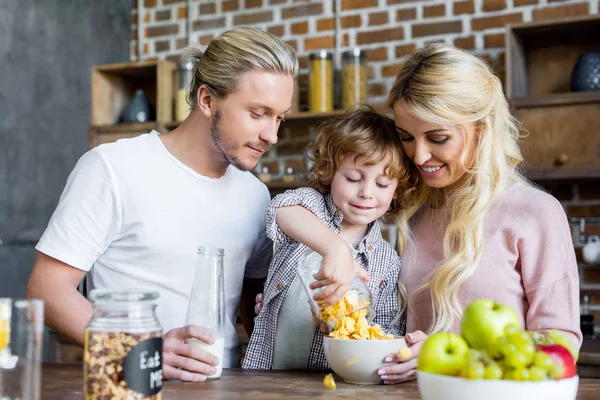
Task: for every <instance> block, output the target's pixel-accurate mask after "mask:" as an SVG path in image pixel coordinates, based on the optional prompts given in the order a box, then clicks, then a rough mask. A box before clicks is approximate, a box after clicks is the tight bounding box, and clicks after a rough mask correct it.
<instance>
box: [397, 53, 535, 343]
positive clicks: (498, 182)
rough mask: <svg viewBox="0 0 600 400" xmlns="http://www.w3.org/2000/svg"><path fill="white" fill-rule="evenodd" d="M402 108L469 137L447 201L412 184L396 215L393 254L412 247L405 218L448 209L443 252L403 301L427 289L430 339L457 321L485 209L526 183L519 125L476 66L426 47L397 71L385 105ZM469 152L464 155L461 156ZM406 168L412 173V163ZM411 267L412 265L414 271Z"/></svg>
mask: <svg viewBox="0 0 600 400" xmlns="http://www.w3.org/2000/svg"><path fill="white" fill-rule="evenodd" d="M398 102H401V104H402V105H403V107H404V109H405V110H408V112H410V113H411V114H412V115H413V116H414V117H415V118H418V119H419V120H422V121H424V122H428V123H430V124H434V125H442V126H449V127H454V128H456V129H457V130H459V131H462V132H464V133H465V134H466V129H465V125H466V124H473V125H474V127H475V136H476V137H474V138H469V137H466V138H465V143H472V146H470V147H469V146H465V150H464V151H463V155H462V159H463V160H466V159H467V158H469V157H473V156H474V162H473V165H472V166H471V167H469V168H468V169H467V171H466V173H465V175H464V176H463V177H462V178H461V180H460V181H459V183H458V185H459V186H457V187H456V188H455V189H453V190H452V191H451V192H450V193H449V194H448V195H447V196H446V197H444V195H443V193H442V190H441V189H436V188H432V187H429V186H427V185H426V184H425V183H424V182H423V180H422V179H418V182H417V184H416V186H415V188H416V190H413V191H410V193H409V195H408V197H409V198H408V199H406V200H405V202H404V207H403V208H402V209H401V210H400V211H399V212H398V213H397V214H396V215H395V220H396V224H397V225H398V252H399V253H400V254H403V253H404V251H405V250H406V248H407V246H409V245H410V244H411V241H412V239H411V233H410V225H409V222H410V219H411V217H413V216H415V214H416V213H417V212H418V211H419V210H420V209H421V208H422V207H425V206H429V207H433V208H438V207H441V206H442V205H443V206H444V207H448V209H449V210H450V222H449V225H448V227H447V228H446V231H445V234H444V239H443V246H444V259H443V260H442V261H441V263H440V264H439V265H438V267H437V268H436V269H435V271H434V272H433V273H432V274H431V275H430V277H429V279H428V281H426V282H424V283H423V284H421V285H420V286H419V287H418V288H417V289H416V290H415V291H414V292H413V293H411V294H410V296H414V295H415V294H416V293H418V292H420V291H423V290H426V289H429V290H430V293H431V299H432V309H433V322H432V324H431V326H430V327H429V333H435V332H440V331H444V330H448V329H450V327H451V325H452V322H453V320H454V318H459V319H460V318H461V316H462V309H461V307H460V304H459V302H458V291H459V289H460V287H461V285H462V284H463V283H465V281H466V280H467V279H469V277H471V276H472V275H473V273H474V272H475V269H476V268H477V265H478V264H479V260H480V259H481V253H482V251H483V246H484V228H483V225H484V220H485V217H486V214H487V212H488V210H489V209H490V206H491V205H492V204H493V203H494V201H495V200H497V199H498V198H499V196H500V195H501V194H502V192H503V191H504V190H505V189H506V188H507V187H508V186H509V185H510V184H511V183H513V182H516V181H525V179H524V178H523V176H522V175H521V173H520V171H519V164H520V163H521V162H522V160H523V157H522V155H521V150H520V148H519V143H518V141H519V124H518V122H517V121H516V120H515V119H514V118H513V117H512V116H511V114H510V111H509V106H508V103H507V101H506V98H505V97H504V93H503V91H502V84H501V82H500V80H499V79H498V78H497V77H496V76H495V75H494V73H493V72H492V70H491V68H490V67H489V66H488V65H487V64H486V63H485V62H484V61H482V60H481V59H479V58H477V57H476V56H474V55H472V54H469V53H468V52H466V51H463V50H460V49H457V48H455V47H452V46H449V45H445V44H441V43H431V44H427V45H425V46H424V47H422V48H421V49H418V50H417V51H415V52H414V53H413V54H412V55H411V56H410V57H409V59H408V60H407V61H406V62H405V63H404V64H403V66H402V68H401V70H400V72H399V73H398V76H397V77H396V80H395V82H394V85H393V87H392V89H391V92H390V95H389V97H388V99H387V106H388V107H389V108H390V109H392V107H393V106H394V105H395V104H397V103H398ZM469 148H470V149H471V151H474V155H473V154H466V153H467V151H466V150H467V149H469ZM412 167H413V168H416V167H415V166H414V164H413V166H412ZM414 268H418V266H416V265H415V266H414Z"/></svg>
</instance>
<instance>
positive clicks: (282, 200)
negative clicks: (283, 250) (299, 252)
mask: <svg viewBox="0 0 600 400" xmlns="http://www.w3.org/2000/svg"><path fill="white" fill-rule="evenodd" d="M291 206H302V207H304V208H306V209H307V210H308V211H310V212H312V213H313V214H314V215H315V216H316V217H317V218H319V219H320V220H321V221H322V222H323V223H327V219H328V217H327V210H326V208H327V206H326V204H325V197H324V196H323V194H321V193H320V192H318V191H317V190H315V189H312V188H300V189H296V190H287V191H286V192H285V193H282V194H280V195H277V196H275V198H274V199H273V200H271V203H270V204H269V206H268V207H267V237H269V238H270V239H271V240H273V242H274V243H275V244H286V243H294V242H295V241H294V239H292V238H290V237H289V236H287V235H286V234H285V233H283V231H282V230H281V229H279V226H278V225H277V209H279V208H281V207H291Z"/></svg>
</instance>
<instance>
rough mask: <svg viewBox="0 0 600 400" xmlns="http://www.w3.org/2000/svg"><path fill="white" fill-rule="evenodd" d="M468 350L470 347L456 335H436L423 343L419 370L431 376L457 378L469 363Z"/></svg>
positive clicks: (418, 365)
mask: <svg viewBox="0 0 600 400" xmlns="http://www.w3.org/2000/svg"><path fill="white" fill-rule="evenodd" d="M467 350H469V345H467V342H465V340H464V339H463V338H461V337H460V336H459V335H457V334H456V333H452V332H438V333H435V334H433V335H431V336H429V337H428V338H427V340H425V343H423V347H421V351H420V352H419V358H418V359H417V368H418V369H419V371H423V372H429V373H431V374H440V375H450V376H456V375H458V374H459V373H460V371H461V370H462V368H463V367H464V365H465V363H466V362H467Z"/></svg>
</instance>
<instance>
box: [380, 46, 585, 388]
mask: <svg viewBox="0 0 600 400" xmlns="http://www.w3.org/2000/svg"><path fill="white" fill-rule="evenodd" d="M387 104H388V106H389V107H390V108H391V110H392V111H393V114H394V120H395V123H396V129H397V131H398V134H399V135H400V140H401V142H402V147H403V149H404V151H405V153H406V155H407V156H408V157H409V158H410V160H412V162H413V164H414V167H415V168H416V169H417V170H418V172H419V174H420V179H419V181H418V182H417V184H416V187H415V189H414V190H413V192H412V193H411V198H410V200H409V201H408V203H407V206H406V208H404V209H403V210H401V211H400V212H399V213H398V214H397V218H396V222H397V225H398V231H399V235H398V238H399V240H398V253H399V254H401V257H402V262H403V266H402V270H401V274H400V281H401V282H402V283H403V284H404V285H406V288H407V291H408V293H409V297H408V305H407V306H408V310H407V332H408V334H407V340H408V342H409V343H410V344H411V350H412V355H411V356H410V357H407V358H402V357H400V356H399V355H393V356H390V361H394V362H397V364H395V365H393V366H390V367H386V368H382V369H381V370H380V371H379V374H380V376H381V377H382V379H383V381H384V382H386V383H397V382H401V381H403V380H408V379H412V378H413V377H414V375H415V368H416V357H417V356H418V353H419V350H420V348H421V345H422V343H423V341H424V339H425V338H426V337H427V336H426V335H425V333H423V332H427V333H428V334H431V333H435V332H439V331H453V332H457V333H459V332H460V318H461V315H462V311H463V310H464V308H465V307H466V306H467V305H468V304H469V303H470V302H471V301H473V300H476V299H478V298H491V299H493V300H496V301H498V302H501V303H504V304H507V305H509V306H511V307H512V308H513V309H514V310H515V311H516V312H517V314H518V315H519V318H520V320H521V326H522V327H523V328H525V329H528V330H549V329H557V330H560V331H563V332H565V333H567V334H568V335H569V336H570V337H571V338H572V339H573V344H574V345H576V346H579V345H580V344H581V332H580V329H579V277H578V270H577V262H576V259H575V253H574V249H573V245H572V241H571V234H570V229H569V224H568V221H567V218H566V215H565V213H564V210H563V209H562V207H561V205H560V203H559V202H558V201H557V200H556V199H554V198H553V197H552V196H550V195H548V194H546V193H544V192H542V191H540V190H538V189H536V188H534V187H533V186H532V185H530V184H529V183H527V181H526V180H525V179H524V178H523V177H522V176H521V174H520V172H519V165H520V164H521V162H522V160H523V158H522V156H521V152H520V150H519V146H518V137H519V134H518V126H517V123H516V121H515V120H514V119H513V118H512V117H511V115H510V112H509V108H508V104H507V102H506V99H505V97H504V94H503V92H502V85H501V83H500V80H499V79H498V78H497V77H496V76H495V75H494V74H493V73H492V71H491V70H490V68H489V67H488V65H486V64H485V63H484V62H483V61H481V60H480V59H478V58H477V57H475V56H473V55H471V54H469V53H467V52H465V51H462V50H459V49H456V48H453V47H451V46H447V45H443V44H428V45H426V46H425V47H423V48H422V49H420V50H418V51H417V52H415V53H414V54H413V55H412V56H411V57H410V58H409V59H408V60H407V61H406V63H404V65H403V67H402V69H401V71H400V72H399V74H398V76H397V78H396V81H395V83H394V85H393V88H392V90H391V93H390V95H389V97H388V101H387Z"/></svg>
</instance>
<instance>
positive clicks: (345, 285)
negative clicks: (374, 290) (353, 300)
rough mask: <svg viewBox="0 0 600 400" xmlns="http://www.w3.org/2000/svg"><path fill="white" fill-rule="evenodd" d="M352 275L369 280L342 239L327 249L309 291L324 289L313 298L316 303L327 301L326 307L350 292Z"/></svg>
mask: <svg viewBox="0 0 600 400" xmlns="http://www.w3.org/2000/svg"><path fill="white" fill-rule="evenodd" d="M354 275H358V276H359V277H360V278H362V279H363V280H364V281H365V282H369V281H370V280H371V278H370V277H369V274H368V273H367V271H365V270H364V269H362V268H361V267H360V266H359V265H358V263H357V262H356V260H355V259H354V257H352V253H351V252H350V249H349V248H348V244H347V243H346V242H345V241H344V240H343V239H342V240H338V241H336V242H335V245H332V246H330V247H328V248H327V251H326V252H325V253H324V254H323V261H322V263H321V268H320V269H319V271H318V272H317V273H316V274H314V275H313V277H314V278H315V282H313V283H311V284H310V288H311V289H313V290H314V289H318V288H321V287H325V288H324V289H323V290H322V291H321V292H319V293H317V294H316V295H315V296H314V299H315V300H316V301H322V300H327V301H326V304H327V305H328V306H330V305H332V304H334V303H335V302H336V301H338V300H339V299H341V298H342V297H344V295H345V294H346V293H347V292H348V290H350V286H351V285H352V280H353V279H354Z"/></svg>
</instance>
